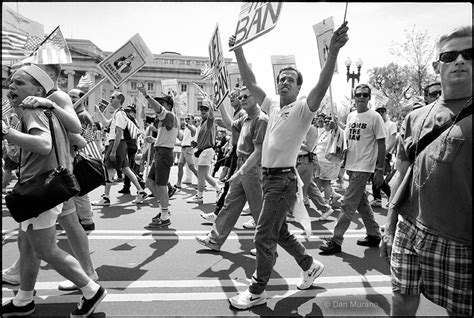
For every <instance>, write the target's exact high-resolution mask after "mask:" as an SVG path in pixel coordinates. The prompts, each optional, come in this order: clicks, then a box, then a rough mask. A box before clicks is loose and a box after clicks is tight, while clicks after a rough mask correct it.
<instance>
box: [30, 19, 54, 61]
mask: <svg viewBox="0 0 474 318" xmlns="http://www.w3.org/2000/svg"><path fill="white" fill-rule="evenodd" d="M57 29H59V25H58V26H57V27H56V29H54V30H53V32H51V33H50V34H49V35H48V36H47V37H46V38H45V39H44V40H43V42H41V43H40V44H38V45H37V46H36V48H35V49H34V50H33V52H31V54H30V56H32V55H33V54H35V52H36V51H38V49H39V48H40V47H41V45H43V44H44V43H45V42H46V41H47V40H48V39H49V38H50V37H51V35H53V33H54V32H56V30H57Z"/></svg>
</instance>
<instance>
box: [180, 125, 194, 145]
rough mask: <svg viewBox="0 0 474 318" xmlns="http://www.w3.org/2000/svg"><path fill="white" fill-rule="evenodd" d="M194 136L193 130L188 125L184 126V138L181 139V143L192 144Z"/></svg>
mask: <svg viewBox="0 0 474 318" xmlns="http://www.w3.org/2000/svg"><path fill="white" fill-rule="evenodd" d="M193 140H194V138H193V136H192V135H191V130H190V129H189V128H187V127H185V128H184V130H183V140H182V141H181V145H182V146H183V147H184V146H191V141H193Z"/></svg>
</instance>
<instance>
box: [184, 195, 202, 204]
mask: <svg viewBox="0 0 474 318" xmlns="http://www.w3.org/2000/svg"><path fill="white" fill-rule="evenodd" d="M186 202H187V203H198V204H203V203H204V199H203V198H202V197H199V196H198V195H197V194H196V195H195V196H194V197H192V198H191V199H189V200H187V201H186Z"/></svg>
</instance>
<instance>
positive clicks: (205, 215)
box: [200, 212, 217, 223]
mask: <svg viewBox="0 0 474 318" xmlns="http://www.w3.org/2000/svg"><path fill="white" fill-rule="evenodd" d="M200 215H201V217H202V218H203V219H204V220H206V221H207V222H211V223H214V221H215V220H216V218H217V215H215V214H214V212H211V213H204V212H202V213H201V214H200Z"/></svg>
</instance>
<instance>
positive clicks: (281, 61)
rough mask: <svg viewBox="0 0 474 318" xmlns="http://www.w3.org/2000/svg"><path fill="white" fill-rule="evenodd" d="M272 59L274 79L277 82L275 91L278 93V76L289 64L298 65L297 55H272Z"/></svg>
mask: <svg viewBox="0 0 474 318" xmlns="http://www.w3.org/2000/svg"><path fill="white" fill-rule="evenodd" d="M270 59H271V61H272V69H273V81H274V83H275V93H276V94H278V83H277V81H276V78H277V76H278V73H279V72H280V70H281V69H282V68H283V67H285V66H288V65H292V66H295V67H296V62H295V56H294V55H272V56H270Z"/></svg>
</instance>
